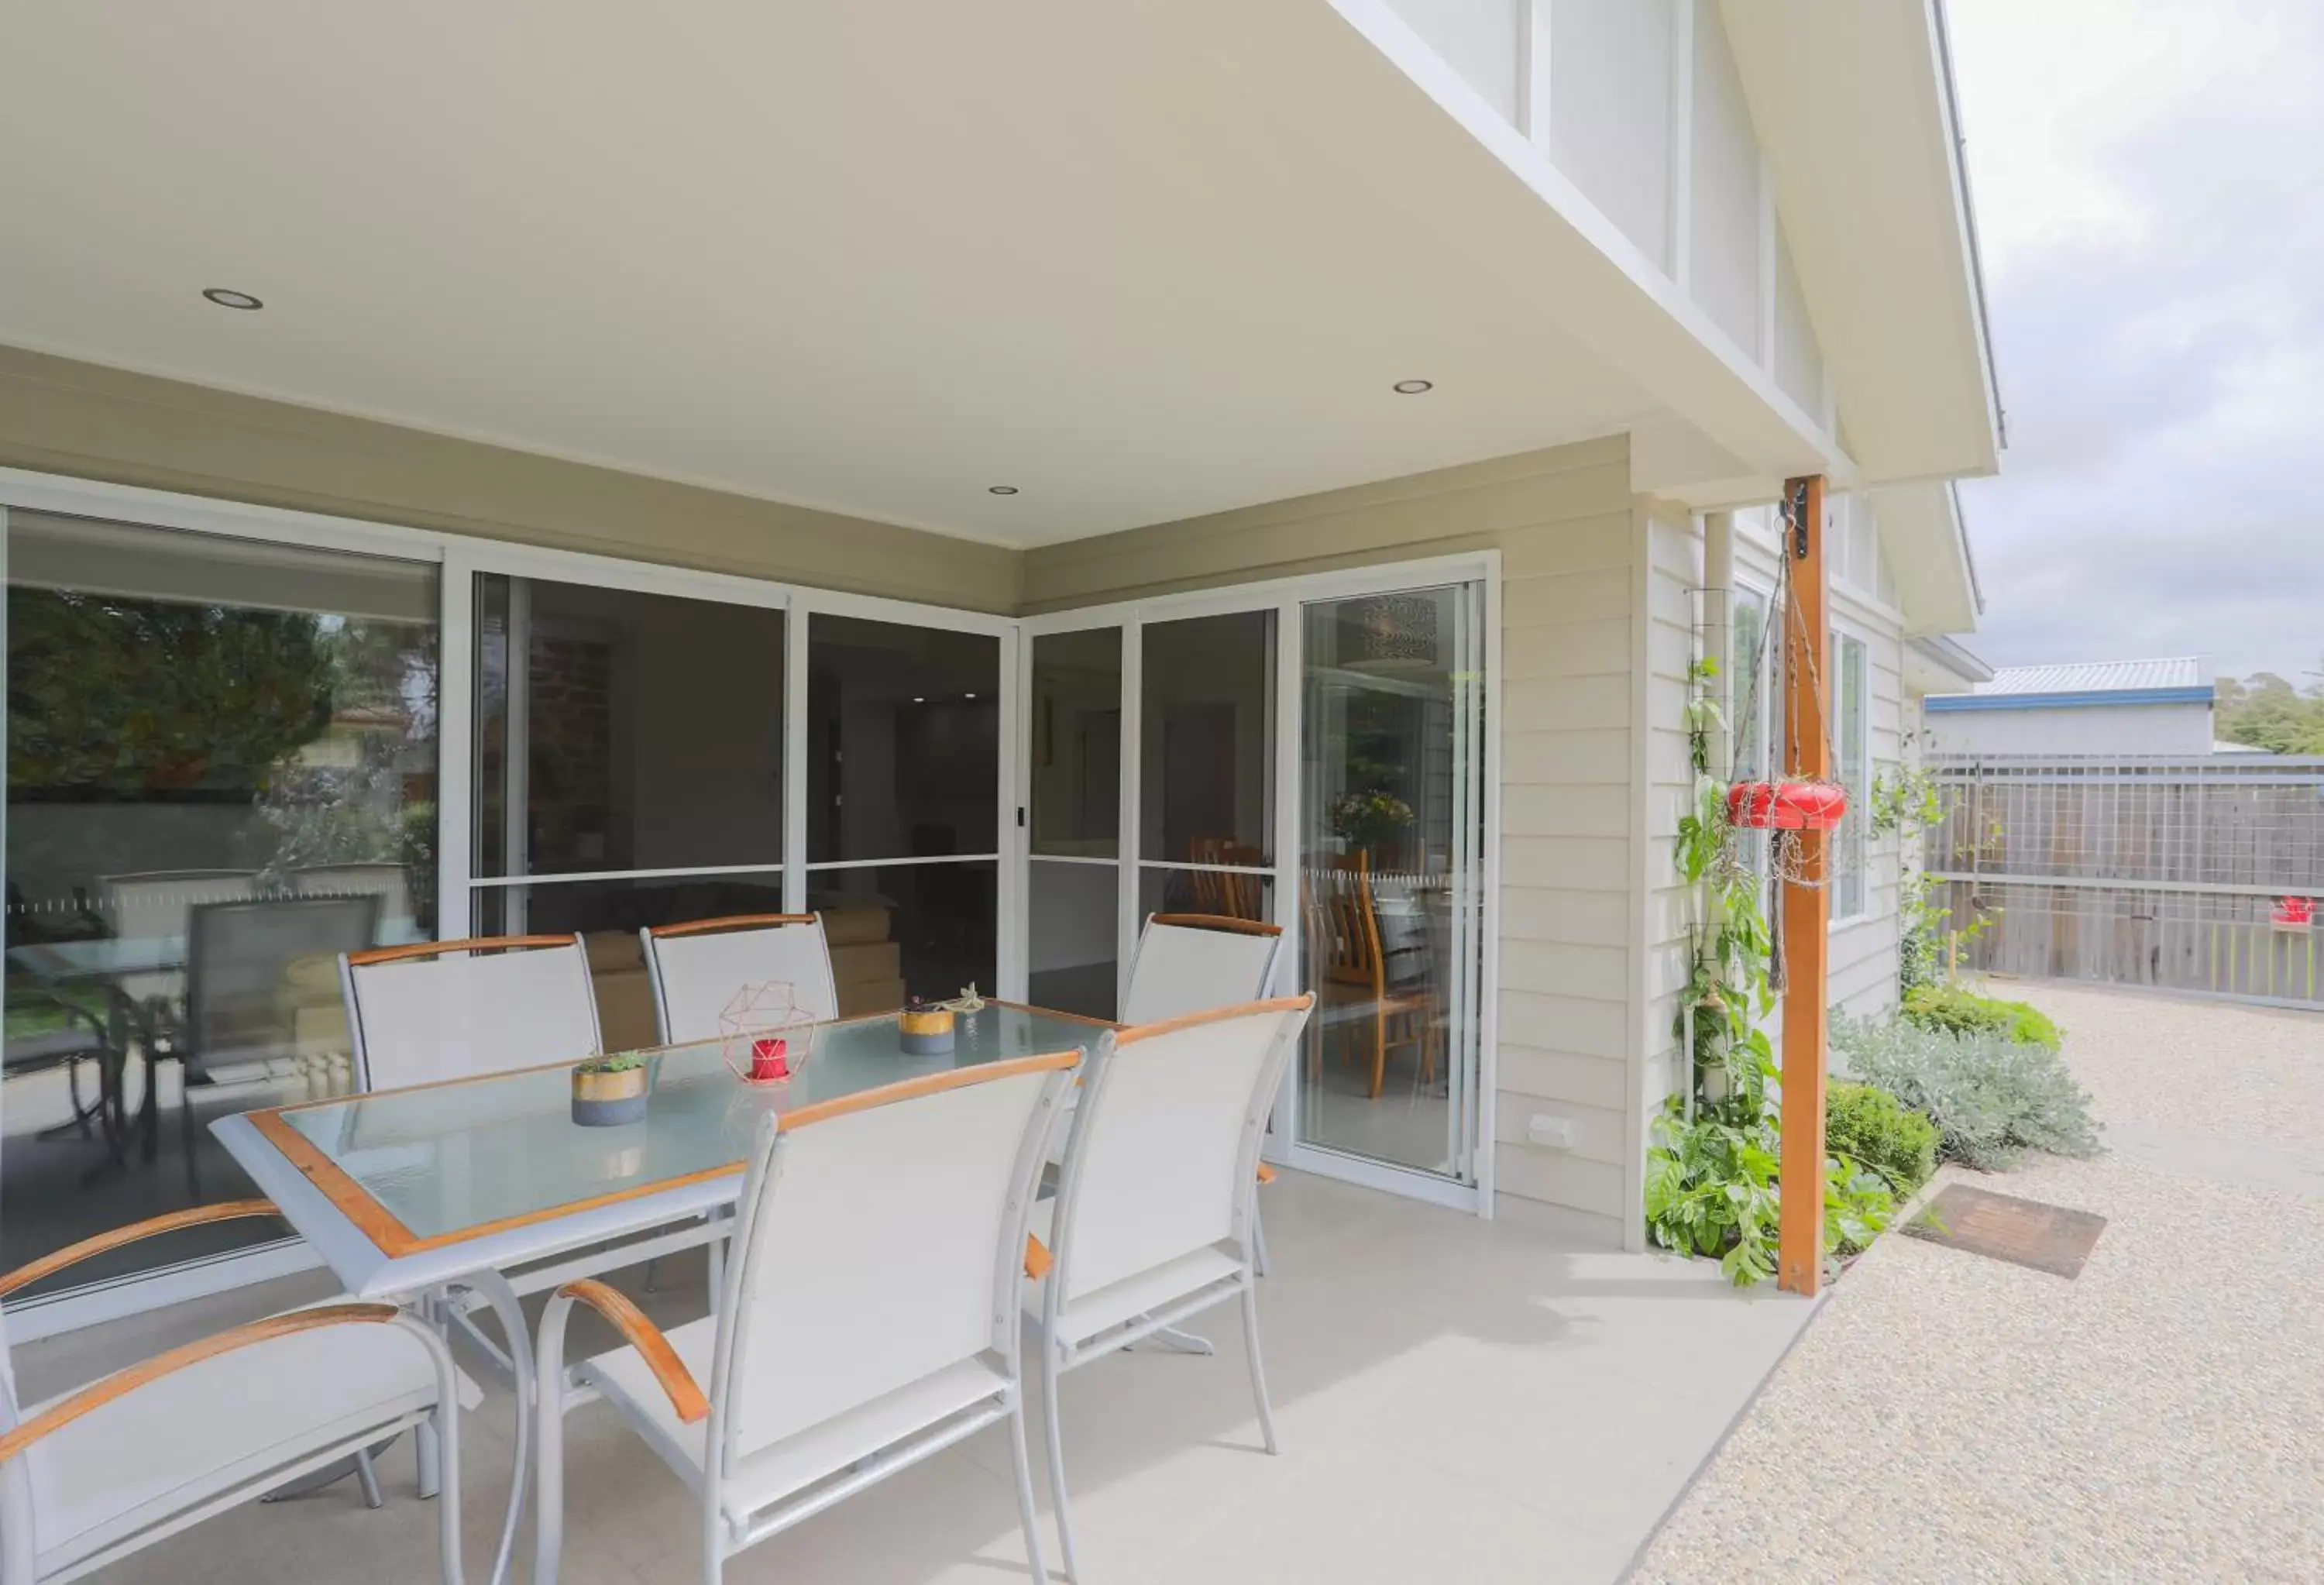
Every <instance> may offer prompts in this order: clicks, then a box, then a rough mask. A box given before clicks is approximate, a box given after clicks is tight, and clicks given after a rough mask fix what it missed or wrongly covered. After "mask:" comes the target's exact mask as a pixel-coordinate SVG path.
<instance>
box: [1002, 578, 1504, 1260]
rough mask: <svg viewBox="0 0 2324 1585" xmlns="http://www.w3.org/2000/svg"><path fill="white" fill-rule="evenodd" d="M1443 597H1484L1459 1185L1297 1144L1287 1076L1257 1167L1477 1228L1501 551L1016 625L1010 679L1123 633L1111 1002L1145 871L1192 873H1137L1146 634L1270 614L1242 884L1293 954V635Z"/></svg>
mask: <svg viewBox="0 0 2324 1585" xmlns="http://www.w3.org/2000/svg"><path fill="white" fill-rule="evenodd" d="M1450 584H1473V585H1479V586H1480V588H1481V591H1482V594H1481V598H1480V599H1479V600H1478V601H1476V603H1475V607H1474V609H1475V611H1476V613H1478V614H1479V616H1480V622H1479V623H1478V625H1479V626H1480V628H1481V631H1480V632H1477V633H1476V634H1475V635H1474V638H1473V641H1472V642H1471V645H1470V646H1468V650H1469V657H1470V659H1473V660H1475V661H1479V662H1481V668H1482V670H1483V672H1484V679H1483V687H1484V690H1485V691H1484V697H1483V700H1482V705H1483V721H1484V733H1483V737H1484V742H1483V743H1482V745H1481V748H1482V750H1483V752H1482V754H1481V755H1480V756H1477V757H1476V760H1474V761H1471V762H1472V763H1475V764H1476V765H1477V768H1478V770H1479V771H1480V776H1481V782H1482V785H1481V787H1480V788H1478V789H1476V796H1475V797H1473V798H1472V799H1471V800H1470V806H1471V807H1474V808H1476V809H1477V810H1478V811H1479V813H1480V815H1481V816H1482V818H1481V831H1480V833H1479V834H1478V838H1477V847H1476V850H1475V851H1476V853H1477V855H1478V857H1477V862H1476V868H1475V872H1474V875H1473V878H1472V882H1473V884H1475V885H1476V887H1477V888H1478V890H1479V892H1480V898H1479V905H1480V906H1479V908H1478V909H1477V910H1476V919H1475V923H1474V926H1473V928H1474V932H1475V935H1474V938H1473V939H1474V945H1475V948H1476V950H1474V951H1472V952H1470V953H1469V954H1466V956H1467V959H1468V962H1469V964H1470V968H1469V969H1468V971H1467V972H1468V973H1469V975H1470V976H1471V978H1470V981H1469V982H1468V984H1467V985H1466V986H1464V987H1463V989H1462V995H1461V996H1460V998H1459V1000H1462V1001H1463V1002H1464V1003H1465V1004H1466V1006H1465V1012H1466V1018H1467V1021H1468V1022H1469V1023H1470V1024H1471V1027H1473V1028H1474V1030H1475V1034H1476V1038H1477V1050H1478V1060H1477V1065H1476V1067H1475V1069H1474V1070H1473V1072H1472V1073H1471V1074H1467V1075H1463V1076H1462V1078H1461V1079H1457V1080H1456V1081H1455V1086H1454V1101H1453V1111H1454V1114H1455V1119H1456V1120H1462V1121H1465V1123H1466V1127H1467V1132H1468V1139H1467V1148H1466V1149H1465V1150H1462V1149H1458V1148H1456V1150H1455V1152H1454V1154H1455V1156H1456V1159H1457V1158H1460V1157H1462V1156H1465V1157H1466V1165H1467V1166H1468V1167H1469V1181H1467V1182H1456V1181H1454V1180H1452V1179H1451V1178H1446V1177H1443V1176H1440V1175H1435V1174H1433V1173H1425V1172H1420V1171H1417V1170H1413V1169H1407V1168H1404V1167H1400V1166H1393V1165H1390V1164H1388V1163H1385V1162H1379V1161H1375V1160H1371V1159H1369V1158H1367V1157H1362V1156H1352V1155H1350V1154H1347V1153H1346V1152H1343V1151H1339V1150H1333V1149H1329V1148H1327V1147H1323V1146H1320V1145H1315V1144H1311V1143H1307V1142H1305V1141H1303V1140H1301V1139H1300V1138H1298V1137H1297V1134H1296V1126H1297V1124H1296V1120H1297V1113H1298V1108H1297V1104H1296V1083H1297V1075H1296V1074H1286V1078H1285V1081H1284V1094H1283V1098H1282V1100H1281V1101H1279V1102H1278V1103H1277V1109H1276V1117H1277V1122H1278V1127H1277V1129H1276V1131H1275V1132H1273V1133H1271V1134H1270V1135H1269V1136H1268V1140H1267V1145H1266V1154H1267V1156H1268V1159H1270V1160H1273V1161H1276V1162H1278V1163H1281V1164H1283V1165H1286V1166H1296V1167H1298V1168H1300V1169H1302V1170H1304V1171H1310V1172H1314V1173H1317V1174H1319V1175H1323V1176H1328V1177H1335V1178H1340V1179H1342V1180H1344V1181H1347V1182H1351V1183H1357V1184H1364V1185H1366V1186H1368V1187H1372V1188H1379V1189H1385V1190H1388V1191H1389V1192H1391V1193H1400V1194H1405V1195H1407V1196H1409V1197H1412V1198H1415V1199H1420V1200H1425V1201H1429V1202H1431V1203H1436V1204H1441V1205H1447V1206H1451V1207H1452V1208H1454V1209H1458V1210H1463V1211H1470V1212H1475V1213H1476V1214H1478V1215H1480V1216H1490V1215H1491V1214H1492V1204H1493V1155H1494V1151H1493V1129H1494V1127H1495V1123H1494V1092H1495V1085H1496V1083H1497V1079H1498V1069H1499V1062H1498V1059H1497V1055H1496V1040H1497V1030H1496V1023H1497V1018H1496V1002H1497V1000H1498V986H1499V973H1500V947H1499V942H1500V928H1499V915H1500V908H1499V896H1498V895H1497V894H1498V890H1499V889H1498V888H1497V887H1495V886H1494V885H1492V884H1491V880H1490V878H1491V877H1492V876H1494V875H1497V874H1498V873H1499V868H1498V866H1499V856H1500V797H1499V790H1498V789H1499V786H1500V738H1501V733H1500V719H1501V716H1500V698H1499V687H1500V597H1501V590H1500V554H1499V551H1494V550H1487V551H1480V552H1477V553H1474V554H1469V555H1461V556H1449V557H1431V558H1424V559H1416V560H1412V561H1403V562H1393V563H1387V564H1382V565H1379V566H1372V567H1351V568H1346V569H1343V570H1340V571H1334V572H1325V573H1314V574H1308V575H1305V576H1296V577H1289V578H1273V579H1267V580H1263V581H1260V582H1255V583H1249V584H1239V585H1231V586H1228V587H1225V588H1219V589H1205V590H1201V591H1196V592H1192V593H1187V594H1157V595H1153V596H1149V597H1147V598H1143V599H1138V600H1129V601H1120V602H1114V603H1111V604H1104V605H1093V606H1084V607H1080V608H1077V609H1074V610H1066V611H1057V612H1050V613H1045V614H1043V615H1039V616H1031V617H1027V618H1024V619H1023V620H1022V622H1020V623H1019V626H1020V627H1021V629H1022V631H1023V634H1024V646H1023V648H1024V655H1025V659H1024V660H1023V661H1022V663H1021V664H1020V668H1019V679H1018V691H1019V694H1020V695H1021V696H1023V697H1024V698H1026V699H1028V700H1029V699H1030V697H1031V659H1030V657H1031V653H1032V649H1033V643H1034V640H1037V639H1038V638H1040V637H1043V636H1045V635H1047V634H1052V633H1064V632H1076V631H1088V630H1093V629H1098V628H1108V627H1111V628H1118V629H1119V630H1120V632H1121V745H1122V746H1121V765H1120V777H1121V825H1120V831H1121V835H1120V848H1119V854H1118V857H1117V859H1116V860H1115V861H1113V862H1115V864H1116V866H1117V874H1118V876H1119V880H1118V882H1117V885H1118V888H1119V899H1118V900H1119V907H1118V909H1117V914H1118V928H1119V932H1120V934H1119V936H1118V938H1117V941H1116V958H1115V962H1116V963H1117V994H1119V991H1120V990H1121V989H1126V985H1125V984H1124V981H1126V979H1127V976H1128V973H1129V968H1130V958H1131V954H1132V952H1133V950H1134V948H1135V947H1136V945H1137V941H1138V934H1139V929H1140V928H1141V927H1142V926H1143V925H1144V923H1145V921H1144V917H1143V915H1142V914H1141V912H1140V910H1139V891H1140V889H1139V877H1140V876H1141V875H1142V874H1143V873H1144V871H1146V870H1148V869H1152V868H1162V869H1168V870H1185V869H1189V868H1202V867H1203V866H1189V865H1185V864H1179V863H1174V862H1164V861H1148V860H1146V859H1145V858H1144V856H1143V854H1142V853H1141V852H1139V839H1140V834H1141V830H1142V827H1141V825H1140V818H1141V814H1142V811H1141V808H1140V804H1139V797H1140V793H1141V790H1142V787H1141V784H1142V782H1143V780H1144V778H1143V776H1142V774H1141V770H1142V762H1141V759H1140V756H1141V754H1142V752H1143V750H1144V745H1145V732H1144V721H1143V718H1142V710H1141V704H1142V699H1143V695H1144V691H1145V688H1144V651H1145V644H1144V629H1145V627H1146V625H1147V624H1148V623H1152V622H1176V621H1184V620H1187V619H1190V618H1195V617H1203V616H1223V615H1232V614H1237V613H1245V612H1253V611H1272V612H1274V613H1275V616H1276V624H1275V626H1276V644H1275V668H1274V675H1273V677H1272V678H1271V679H1270V680H1271V683H1272V691H1273V694H1274V700H1273V704H1272V710H1273V714H1274V720H1273V723H1272V731H1273V733H1274V737H1273V747H1274V752H1275V761H1274V767H1273V779H1274V807H1273V817H1274V838H1273V844H1272V845H1273V849H1274V852H1273V855H1272V857H1273V861H1274V862H1272V864H1271V865H1269V866H1268V868H1267V869H1265V870H1264V871H1248V872H1252V873H1261V874H1265V875H1267V876H1268V877H1269V878H1270V879H1271V880H1273V882H1274V889H1273V892H1274V895H1273V902H1272V904H1271V908H1270V913H1271V914H1272V916H1273V919H1274V922H1275V923H1277V924H1278V925H1280V926H1283V927H1284V929H1285V930H1286V932H1287V933H1289V934H1290V935H1291V938H1292V940H1293V941H1294V942H1295V943H1296V942H1297V941H1298V939H1299V932H1300V929H1301V925H1300V919H1299V870H1298V850H1299V845H1300V844H1299V816H1300V796H1301V785H1300V779H1301V752H1302V744H1303V742H1304V741H1305V740H1304V732H1305V722H1304V720H1303V713H1304V708H1305V687H1304V680H1305V679H1304V676H1303V665H1304V651H1303V644H1302V634H1303V627H1304V617H1305V607H1306V606H1307V605H1309V604H1314V603H1316V602H1319V601H1330V600H1342V599H1350V598H1355V597H1360V596H1362V595H1365V594H1395V593H1399V592H1402V591H1406V590H1411V589H1417V588H1426V587H1441V586H1443V585H1450ZM1030 756H1031V743H1030V741H1029V736H1028V735H1024V734H1020V736H1019V740H1018V741H1017V742H1016V745H1015V748H1014V750H1013V751H1012V752H1011V754H1010V760H1012V762H1014V763H1016V764H1019V765H1029V764H1030ZM1464 774H1465V772H1464ZM1040 862H1053V861H1049V860H1043V861H1040ZM1101 862H1102V861H1101ZM1018 869H1019V883H1018V884H1019V907H1018V908H1017V910H1016V912H1015V913H1014V914H1013V915H1010V916H1008V917H1010V919H1011V920H1012V921H1013V927H1012V934H1013V935H1014V936H1015V938H1016V951H1017V955H1018V960H1019V963H1023V962H1024V961H1025V956H1026V954H1027V952H1028V941H1029V932H1030V919H1029V917H1028V911H1027V909H1026V908H1024V906H1023V891H1022V888H1023V886H1024V884H1025V880H1024V879H1023V877H1024V875H1025V873H1026V871H1027V864H1026V863H1022V862H1020V863H1019V865H1018ZM1295 974H1296V953H1295V954H1286V957H1285V960H1284V967H1283V969H1282V975H1283V979H1282V981H1281V982H1280V983H1279V984H1278V985H1277V991H1287V990H1289V989H1290V987H1291V985H1292V984H1293V983H1295V982H1296V981H1294V979H1293V976H1294V975H1295ZM1463 1083H1465V1084H1466V1085H1467V1092H1466V1094H1465V1095H1464V1094H1463V1093H1462V1084H1463ZM1462 1114H1465V1117H1463V1115H1462ZM1286 1120H1288V1121H1287V1122H1286Z"/></svg>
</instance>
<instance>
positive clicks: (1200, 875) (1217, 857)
mask: <svg viewBox="0 0 2324 1585" xmlns="http://www.w3.org/2000/svg"><path fill="white" fill-rule="evenodd" d="M1186 856H1187V858H1188V859H1189V860H1190V861H1191V862H1194V863H1197V864H1233V865H1239V866H1240V867H1241V868H1243V869H1247V870H1262V869H1265V868H1266V867H1267V855H1266V854H1265V853H1263V852H1259V849H1257V848H1255V847H1247V846H1244V845H1243V844H1242V843H1238V842H1236V841H1235V840H1234V839H1233V838H1231V837H1225V836H1197V837H1194V838H1193V839H1192V840H1190V841H1189V842H1188V843H1186ZM1187 881H1188V887H1189V889H1190V890H1191V891H1192V892H1193V894H1194V906H1193V907H1192V908H1188V909H1185V910H1183V911H1185V912H1190V913H1198V914H1217V915H1222V916H1223V917H1227V918H1230V919H1264V918H1266V917H1267V877H1266V876H1264V875H1230V874H1224V873H1222V872H1221V871H1216V870H1195V871H1190V872H1189V874H1188V876H1187Z"/></svg>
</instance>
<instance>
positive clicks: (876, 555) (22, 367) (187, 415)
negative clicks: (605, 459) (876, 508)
mask: <svg viewBox="0 0 2324 1585" xmlns="http://www.w3.org/2000/svg"><path fill="white" fill-rule="evenodd" d="M0 467H15V468H25V469H30V470H32V471H33V472H37V473H48V474H63V475H69V476H71V477H74V478H83V479H99V480H103V481H105V482H106V483H108V484H136V485H142V486H144V487H146V488H149V489H154V490H173V491H177V492H180V493H184V494H189V495H203V496H209V497H211V498H213V499H218V500H226V501H239V502H249V503H252V504H254V505H260V506H279V507H286V508H290V509H291V510H294V511H316V512H326V513H329V514H331V515H334V516H337V517H350V518H360V519H364V520H366V521H373V522H386V523H400V524H402V525H404V526H406V527H410V528H421V529H437V530H443V531H445V532H447V533H455V534H470V535H474V536H475V537H477V538H479V539H503V540H511V541H514V542H517V543H520V544H526V545H547V546H553V547H555V548H559V549H564V550H581V551H589V552H593V553H595V554H598V555H604V556H622V557H628V558H632V559H634V560H643V561H654V562H660V563H662V564H664V565H667V566H671V567H695V568H698V569H701V570H704V571H709V572H722V573H734V574H739V575H741V576H745V577H756V578H767V579H770V580H772V581H775V582H780V583H798V584H812V585H816V587H819V588H826V589H840V590H844V591H847V592H849V593H851V594H881V595H887V596H890V597H892V598H895V599H899V600H918V601H923V602H926V603H927V604H935V605H952V606H958V607H963V608H965V609H968V610H973V611H985V612H999V613H1005V612H1008V611H1010V610H1013V609H1014V608H1015V606H1016V604H1017V594H1018V586H1017V576H1018V566H1019V562H1018V557H1019V553H1018V552H1016V551H1014V550H1009V549H1003V548H999V547H996V546H991V545H980V544H977V543H975V542H974V541H973V540H968V539H953V538H949V537H947V536H945V535H941V534H929V533H923V532H920V531H918V530H913V529H903V528H898V527H896V526H894V525H893V524H890V523H878V522H871V521H865V520H864V519H862V518H853V517H843V516H841V515H839V514H837V513H835V512H827V511H814V510H812V509H811V508H807V507H798V506H785V505H781V504H779V503H778V502H769V501H758V500H752V499H751V498H748V497H745V496H740V495H729V494H725V493H721V492H719V491H715V490H705V489H700V488H698V487H696V486H694V485H691V484H670V483H668V482H666V481H663V480H659V479H649V478H643V477H641V476H640V475H635V474H624V473H618V472H615V471H614V470H613V469H610V468H601V467H591V466H588V465H585V464H581V463H571V462H563V461H559V460H558V459H557V458H554V457H545V456H534V455H531V454H530V453H527V452H519V451H510V450H505V449H503V448H502V447H493V446H483V445H479V444H477V443H475V442H474V441H468V440H455V439H450V438H446V437H444V436H440V435H430V434H426V433H424V432H422V431H420V430H418V429H402V428H399V427H398V426H395V425H392V424H382V423H377V422H374V421H373V420H371V419H355V418H347V417H345V416H342V415H340V414H337V413H327V412H319V411H317V410H314V409H312V408H303V407H297V406H294V405H292V404H291V403H288V402H280V401H263V400H262V399H259V398H256V397H248V396H236V395H233V394H231V393H229V392H222V391H217V390H213V389H210V388H209V387H207V386H201V385H192V384H188V383H185V382H180V381H175V380H161V379H155V378H153V377H152V376H150V375H145V374H134V373H124V372H123V371H121V370H118V369H107V368H101V367H99V366H97V364H84V363H78V362H75V361H72V360H70V359H66V358H58V357H50V356H47V355H42V354H39V353H31V352H24V351H22V350H20V349H17V348H14V347H6V346H0Z"/></svg>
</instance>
